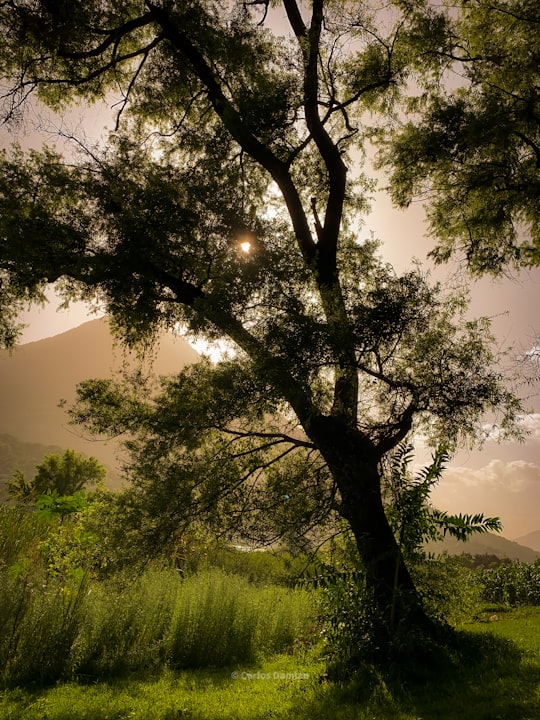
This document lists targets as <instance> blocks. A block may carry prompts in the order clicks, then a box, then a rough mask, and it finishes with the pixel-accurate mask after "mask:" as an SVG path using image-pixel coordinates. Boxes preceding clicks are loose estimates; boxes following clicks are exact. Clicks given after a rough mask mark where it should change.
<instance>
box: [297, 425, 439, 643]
mask: <svg viewBox="0 0 540 720" xmlns="http://www.w3.org/2000/svg"><path fill="white" fill-rule="evenodd" d="M310 434H311V436H312V439H313V440H314V441H315V442H316V443H317V445H318V446H319V449H320V451H321V454H322V455H323V457H324V458H325V460H326V461H327V463H328V465H329V468H330V470H331V472H332V474H333V477H334V479H335V481H336V485H337V487H338V489H339V491H340V495H341V505H340V508H339V511H340V514H341V516H342V517H343V518H344V519H345V520H346V521H347V522H348V523H349V525H350V527H351V530H352V533H353V535H354V538H355V541H356V546H357V548H358V553H359V556H360V559H361V562H362V566H363V570H364V573H365V579H366V589H367V592H368V595H369V597H370V598H371V600H372V602H373V607H372V608H371V609H372V611H373V613H374V616H375V615H376V618H377V621H376V626H377V631H378V637H377V640H378V643H379V646H380V648H381V650H382V652H383V653H385V652H387V651H389V650H390V647H391V643H392V640H393V638H395V636H396V634H397V633H398V632H399V631H400V630H402V629H404V628H407V630H408V631H409V630H411V631H412V630H413V629H416V630H418V631H420V632H421V633H427V634H429V635H431V636H433V635H435V634H436V633H437V629H438V626H437V625H436V623H435V622H434V621H433V620H431V619H430V618H429V616H428V615H427V614H426V612H425V610H424V607H423V604H422V601H421V598H420V596H419V594H418V591H417V589H416V587H415V584H414V582H413V580H412V577H411V575H410V573H409V571H408V568H407V565H406V563H405V561H404V557H403V553H402V551H401V548H400V547H399V545H398V543H397V541H396V538H395V537H394V533H393V531H392V528H391V527H390V524H389V522H388V519H387V517H386V512H385V509H384V505H383V500H382V488H381V483H382V478H381V473H380V468H379V454H378V453H377V452H376V448H375V447H374V446H373V444H372V443H371V442H370V441H369V439H368V438H366V437H364V436H363V435H362V433H360V431H358V430H357V429H351V428H350V427H348V426H347V424H346V423H345V422H343V421H340V419H339V418H333V417H325V418H318V419H317V420H316V421H315V422H314V423H313V425H312V427H311V433H310ZM374 619H375V618H374Z"/></svg>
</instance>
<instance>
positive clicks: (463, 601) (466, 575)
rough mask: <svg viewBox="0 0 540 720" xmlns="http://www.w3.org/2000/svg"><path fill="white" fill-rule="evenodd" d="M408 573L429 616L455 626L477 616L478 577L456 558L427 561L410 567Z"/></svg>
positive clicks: (479, 591) (479, 598)
mask: <svg viewBox="0 0 540 720" xmlns="http://www.w3.org/2000/svg"><path fill="white" fill-rule="evenodd" d="M411 572H412V575H413V579H414V581H415V584H416V587H417V589H418V591H419V592H420V594H421V596H422V600H423V603H424V606H425V608H426V610H427V612H428V614H429V615H430V617H432V618H434V619H435V620H441V621H443V622H446V623H449V624H450V625H458V624H459V623H462V622H466V621H469V620H472V618H473V617H474V616H475V615H476V614H477V613H478V610H479V607H480V603H481V600H482V584H481V582H480V577H479V575H478V573H477V572H474V571H473V570H470V569H469V568H467V567H464V566H463V564H462V563H461V562H460V561H459V560H458V559H456V558H451V557H446V556H443V557H442V558H439V559H437V560H434V559H431V560H426V561H424V562H420V563H417V564H416V565H415V566H413V567H412V569H411Z"/></svg>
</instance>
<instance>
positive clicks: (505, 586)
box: [481, 560, 540, 607]
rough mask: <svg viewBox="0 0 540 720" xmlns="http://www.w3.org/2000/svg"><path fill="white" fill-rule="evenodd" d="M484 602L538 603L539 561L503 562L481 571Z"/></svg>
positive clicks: (504, 603)
mask: <svg viewBox="0 0 540 720" xmlns="http://www.w3.org/2000/svg"><path fill="white" fill-rule="evenodd" d="M481 581H482V584H483V597H484V600H486V602H490V603H497V604H500V605H507V606H510V607H515V606H518V605H540V561H538V560H537V561H536V562H534V563H531V564H529V563H523V562H518V561H516V562H512V563H504V564H501V565H499V567H496V568H488V569H485V570H483V571H482V573H481Z"/></svg>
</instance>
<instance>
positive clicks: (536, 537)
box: [515, 530, 540, 552]
mask: <svg viewBox="0 0 540 720" xmlns="http://www.w3.org/2000/svg"><path fill="white" fill-rule="evenodd" d="M515 542H517V543H520V544H521V545H528V547H531V548H533V550H537V551H538V552H540V530H534V531H533V532H530V533H527V534H526V535H522V536H521V537H518V538H516V539H515Z"/></svg>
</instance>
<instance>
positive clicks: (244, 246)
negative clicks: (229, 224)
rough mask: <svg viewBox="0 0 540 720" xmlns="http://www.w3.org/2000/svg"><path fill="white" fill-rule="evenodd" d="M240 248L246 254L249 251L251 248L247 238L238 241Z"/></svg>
mask: <svg viewBox="0 0 540 720" xmlns="http://www.w3.org/2000/svg"><path fill="white" fill-rule="evenodd" d="M240 250H241V251H242V252H243V253H246V254H247V253H249V251H250V250H251V243H250V242H249V240H243V241H242V242H241V243H240Z"/></svg>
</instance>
